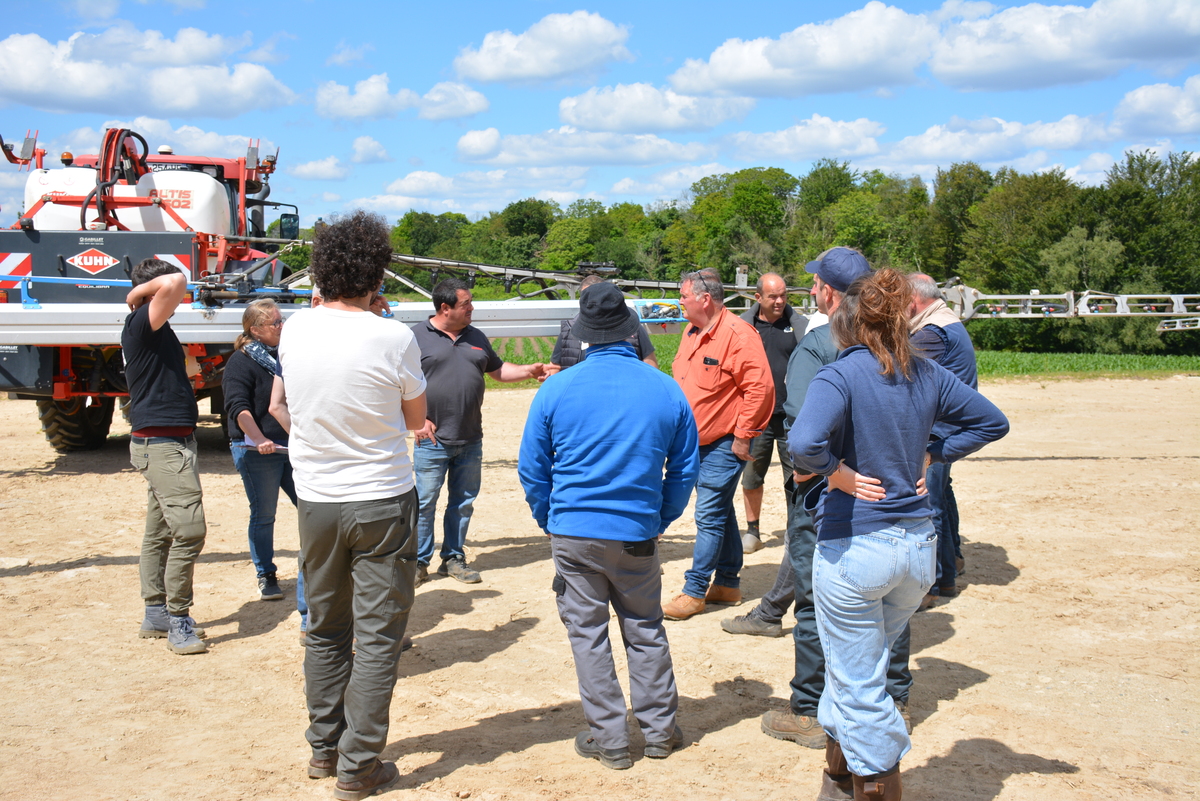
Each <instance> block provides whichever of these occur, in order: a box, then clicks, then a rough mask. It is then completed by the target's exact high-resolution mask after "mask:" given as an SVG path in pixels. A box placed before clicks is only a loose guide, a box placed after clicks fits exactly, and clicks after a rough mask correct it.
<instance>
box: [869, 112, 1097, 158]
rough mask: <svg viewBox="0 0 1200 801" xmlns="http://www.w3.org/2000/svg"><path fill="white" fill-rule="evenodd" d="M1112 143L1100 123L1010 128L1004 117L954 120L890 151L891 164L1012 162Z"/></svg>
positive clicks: (1070, 119)
mask: <svg viewBox="0 0 1200 801" xmlns="http://www.w3.org/2000/svg"><path fill="white" fill-rule="evenodd" d="M1111 138H1112V137H1111V133H1110V131H1109V130H1108V128H1107V127H1106V126H1105V125H1104V124H1103V122H1102V121H1101V120H1100V119H1098V118H1095V117H1079V116H1076V115H1074V114H1068V115H1067V116H1066V117H1063V118H1062V119H1061V120H1058V121H1057V122H1048V123H1047V122H1031V123H1022V122H1010V121H1007V120H1003V119H1000V118H999V117H984V118H982V119H978V120H964V119H959V118H953V119H951V120H950V122H948V123H946V124H945V125H933V126H930V127H929V128H928V129H926V130H925V132H924V133H921V134H918V135H916V136H906V137H905V138H904V139H901V140H900V141H899V142H897V143H896V144H895V145H893V146H892V147H891V148H890V150H889V153H888V158H889V159H890V160H893V161H900V162H912V161H917V162H929V163H933V164H948V163H949V162H952V161H968V160H970V161H982V162H994V161H1000V160H1010V161H1011V160H1013V159H1019V158H1022V157H1024V156H1025V155H1026V154H1027V153H1028V152H1029V151H1030V150H1039V149H1049V150H1078V149H1082V148H1085V147H1088V146H1091V145H1095V144H1098V143H1104V142H1108V141H1110V140H1111Z"/></svg>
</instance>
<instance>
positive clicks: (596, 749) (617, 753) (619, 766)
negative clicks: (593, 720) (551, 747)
mask: <svg viewBox="0 0 1200 801" xmlns="http://www.w3.org/2000/svg"><path fill="white" fill-rule="evenodd" d="M681 736H682V735H681ZM575 753H577V754H579V755H580V756H581V757H586V758H588V759H598V760H600V764H601V765H603V766H604V767H606V768H612V769H613V770H628V769H629V768H632V767H633V760H631V759H630V758H629V747H628V746H626V747H625V748H601V747H600V743H598V742H596V741H595V740H594V739H593V738H592V733H591V732H587V731H581V732H579V734H577V735H575Z"/></svg>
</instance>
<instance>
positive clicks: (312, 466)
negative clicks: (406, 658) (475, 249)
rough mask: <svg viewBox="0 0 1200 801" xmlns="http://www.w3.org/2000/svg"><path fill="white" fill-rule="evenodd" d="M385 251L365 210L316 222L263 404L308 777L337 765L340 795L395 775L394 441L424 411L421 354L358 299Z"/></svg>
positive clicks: (403, 487)
mask: <svg viewBox="0 0 1200 801" xmlns="http://www.w3.org/2000/svg"><path fill="white" fill-rule="evenodd" d="M391 252H392V251H391V242H390V238H389V230H388V227H387V224H386V223H385V222H384V220H383V218H382V217H379V216H378V215H372V214H368V213H366V212H363V211H357V212H355V213H354V214H353V215H351V216H349V217H345V218H343V219H341V220H338V221H336V222H334V223H332V224H330V225H327V226H325V227H324V228H321V229H320V230H319V231H318V233H317V235H316V241H315V243H314V246H313V255H312V264H311V266H310V267H309V272H310V274H311V275H312V278H313V280H314V281H315V282H316V284H317V285H318V286H319V287H320V288H321V296H322V298H323V303H322V305H321V306H319V307H317V308H314V309H310V310H305V311H301V312H298V313H297V314H295V315H294V316H293V317H292V318H291V319H290V320H288V322H287V325H285V326H284V328H283V333H282V335H281V338H280V341H279V362H280V366H281V367H282V369H283V378H282V380H280V379H279V378H276V379H275V388H274V392H273V393H272V402H271V413H272V415H273V416H274V417H275V419H277V420H279V421H280V423H282V424H283V425H284V427H285V428H288V429H289V432H290V436H289V439H288V446H289V449H290V454H291V461H292V471H293V472H292V475H293V478H294V479H295V482H296V495H297V496H298V498H299V501H300V502H299V507H298V513H299V518H300V550H301V553H302V554H303V556H302V557H301V560H302V565H301V570H302V571H303V572H304V582H305V589H306V592H307V596H308V632H307V643H306V649H305V654H304V676H305V694H306V696H307V699H308V718H309V726H308V731H307V733H306V737H307V739H308V742H309V745H310V746H311V747H312V754H313V755H312V759H310V760H309V764H308V775H309V776H310V777H312V778H324V777H326V776H332V775H334V774H335V773H336V775H337V777H338V782H337V785H336V787H335V790H334V795H335V796H336V797H337V798H339V799H346V800H348V801H353V800H354V799H360V798H366V797H367V796H370V795H372V794H374V793H376V792H378V791H380V790H383V789H386V788H388V787H391V786H392V785H393V784H395V783H396V782H397V780H398V779H399V773H398V771H397V770H396V766H395V764H394V763H391V762H382V761H380V759H379V755H380V753H382V751H383V749H384V746H386V745H387V733H388V709H389V707H390V705H391V700H392V691H393V688H394V687H395V684H396V668H397V662H398V660H399V658H400V650H401V641H402V640H403V637H404V629H405V626H406V625H407V623H408V613H409V610H410V609H411V608H412V603H413V589H414V584H415V579H416V570H417V534H416V517H417V494H416V489H415V484H414V482H413V472H412V463H411V461H410V460H409V455H408V446H407V442H406V439H407V436H408V430H409V429H416V428H420V427H421V426H422V425H424V423H425V377H424V376H423V375H422V373H421V353H420V350H419V349H418V348H417V346H416V343H415V342H414V340H413V335H412V332H411V331H410V330H409V329H408V327H407V326H403V325H396V324H395V322H394V321H392V320H385V319H382V318H380V317H377V316H376V315H374V314H372V313H371V311H370V304H371V300H372V299H373V298H374V297H375V294H376V292H377V291H378V289H379V286H380V284H381V283H382V282H383V271H384V268H385V267H386V266H387V264H388V263H389V261H390V259H391ZM285 386H286V387H287V389H286V393H285V391H284V387H285ZM355 640H357V645H355ZM355 648H357V653H355Z"/></svg>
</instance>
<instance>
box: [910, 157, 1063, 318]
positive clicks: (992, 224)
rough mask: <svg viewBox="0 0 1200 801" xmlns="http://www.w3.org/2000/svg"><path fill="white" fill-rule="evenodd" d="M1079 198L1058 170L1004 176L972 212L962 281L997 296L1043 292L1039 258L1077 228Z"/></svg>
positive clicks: (1041, 266)
mask: <svg viewBox="0 0 1200 801" xmlns="http://www.w3.org/2000/svg"><path fill="white" fill-rule="evenodd" d="M1078 197H1079V187H1077V186H1076V185H1075V184H1074V183H1072V182H1071V180H1070V179H1069V178H1067V176H1066V174H1065V173H1064V172H1063V171H1062V170H1061V169H1054V170H1050V171H1049V172H1044V173H1032V174H1028V175H1022V174H1020V173H1016V172H1013V171H1003V170H1002V171H1001V173H999V174H998V175H997V185H996V186H995V187H994V188H993V189H992V191H991V192H989V193H988V194H987V196H986V197H985V198H984V199H983V200H982V201H980V202H979V203H977V204H975V205H974V206H972V207H971V210H970V213H969V219H970V226H969V227H968V229H967V232H966V238H965V242H964V244H965V247H966V254H967V255H966V258H965V260H964V261H963V263H962V265H961V267H962V269H961V273H962V277H963V279H964V280H966V281H967V282H968V283H970V284H972V285H974V286H977V287H979V288H981V289H988V290H990V291H992V292H1000V293H1004V292H1012V293H1018V294H1020V293H1025V292H1029V291H1030V290H1031V289H1041V288H1043V287H1045V286H1046V284H1047V275H1046V268H1045V267H1044V265H1043V264H1042V262H1041V260H1040V254H1041V252H1042V251H1043V250H1045V249H1046V248H1048V247H1049V246H1050V245H1052V244H1054V243H1055V242H1057V241H1058V240H1060V239H1062V238H1063V237H1064V236H1065V235H1066V233H1067V231H1069V230H1070V229H1071V228H1072V227H1073V226H1074V225H1075V223H1076V222H1077V218H1078V213H1077V203H1076V201H1077V200H1078ZM934 203H935V206H936V200H935V201H934Z"/></svg>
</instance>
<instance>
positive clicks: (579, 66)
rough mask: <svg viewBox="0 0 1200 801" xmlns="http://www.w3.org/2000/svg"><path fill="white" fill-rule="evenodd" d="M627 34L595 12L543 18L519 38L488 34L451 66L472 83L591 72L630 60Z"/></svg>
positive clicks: (507, 32)
mask: <svg viewBox="0 0 1200 801" xmlns="http://www.w3.org/2000/svg"><path fill="white" fill-rule="evenodd" d="M628 38H629V30H628V29H627V28H626V27H625V26H621V25H615V24H613V23H612V22H609V21H608V20H606V19H605V18H604V17H602V16H600V15H599V14H589V13H588V12H586V11H576V12H574V13H572V14H549V15H547V16H545V17H543V18H542V19H540V20H538V21H537V22H535V23H534V24H533V25H531V26H530V27H529V30H527V31H525V32H524V33H522V34H514V33H512V32H511V31H492V32H491V33H489V34H487V35H486V36H484V37H483V45H482V46H480V48H479V49H478V50H475V49H473V48H470V47H464V48H463V49H462V52H461V53H460V54H459V56H458V58H456V59H454V68H455V69H456V70H457V71H458V74H459V75H460V76H462V77H464V78H472V79H474V80H477V81H485V82H494V81H540V80H553V79H556V78H564V77H569V76H573V75H578V74H580V73H587V72H592V71H594V70H596V69H598V68H599V67H601V66H602V65H604V64H605V63H607V62H609V61H632V60H633V56H632V54H630V52H629V51H628V50H627V49H626V48H625V40H626V39H628Z"/></svg>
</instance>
